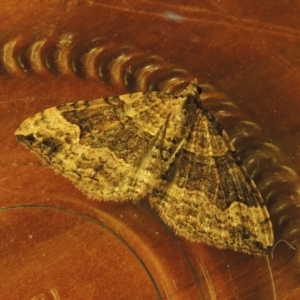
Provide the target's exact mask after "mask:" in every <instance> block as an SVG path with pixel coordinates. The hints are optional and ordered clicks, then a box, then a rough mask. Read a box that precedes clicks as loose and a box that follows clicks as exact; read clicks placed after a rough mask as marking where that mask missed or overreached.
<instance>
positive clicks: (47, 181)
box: [0, 0, 300, 300]
mask: <svg viewBox="0 0 300 300" xmlns="http://www.w3.org/2000/svg"><path fill="white" fill-rule="evenodd" d="M107 3H108V1H100V0H99V1H85V0H83V1H75V0H74V1H57V0H52V1H51V0H50V1H47V4H46V3H43V2H40V1H35V0H32V1H25V2H22V4H21V3H20V2H19V1H18V2H17V1H15V0H12V1H11V0H10V1H8V0H2V4H1V9H0V18H1V24H0V86H1V95H0V126H1V127H0V128H1V131H0V136H1V148H0V152H1V153H0V207H1V211H0V232H1V234H0V298H1V299H178V300H179V299H222V300H224V299H225V300H226V299H298V298H299V296H300V278H299V259H298V257H299V255H298V250H293V249H292V248H290V247H289V246H288V245H287V244H286V243H284V242H281V243H279V244H278V245H277V246H276V247H275V248H274V252H273V258H271V251H270V255H269V256H268V257H267V258H255V257H252V256H248V255H244V254H241V253H235V252H233V251H230V250H217V249H215V248H213V247H209V246H206V245H203V244H195V243H190V242H188V241H186V240H185V239H183V238H179V237H177V236H175V235H174V234H173V232H172V231H170V230H169V229H168V228H167V227H166V226H165V225H164V224H163V223H162V222H161V220H160V219H159V218H158V217H157V215H156V213H155V211H152V210H151V209H150V208H149V205H148V204H147V200H146V199H145V200H143V201H142V202H141V203H139V204H137V205H136V204H133V203H122V204H118V203H104V202H97V201H92V200H88V199H87V198H86V197H85V196H84V195H83V194H82V193H81V192H79V191H78V190H77V189H75V188H74V187H73V185H72V184H71V183H70V182H69V181H68V180H66V179H64V178H62V176H60V175H58V174H55V173H54V172H53V171H52V170H51V169H49V168H48V167H46V166H43V165H42V164H41V162H40V161H39V160H38V158H37V157H36V156H35V155H34V154H32V153H30V152H29V151H28V150H27V149H25V148H24V147H23V146H22V145H20V144H19V143H18V142H17V140H16V139H15V137H14V131H15V130H16V129H17V128H18V126H19V125H20V124H21V122H22V121H23V120H24V119H26V118H27V117H29V116H31V115H33V114H34V113H36V112H39V111H41V110H43V109H45V108H48V107H51V106H54V105H58V104H61V103H66V102H73V101H77V100H82V99H93V98H99V97H104V96H111V95H119V94H125V93H128V92H133V91H141V90H149V89H152V90H159V89H160V90H166V91H172V90H175V89H178V87H179V86H181V85H182V84H184V83H185V82H188V81H190V80H191V79H193V78H198V81H199V83H201V86H202V89H203V94H202V96H201V97H202V99H203V103H204V105H205V106H206V107H207V108H209V109H210V110H211V111H212V112H213V113H214V114H215V115H216V116H217V117H218V119H219V121H220V122H221V123H222V125H223V127H224V128H225V129H226V130H227V132H228V134H229V135H230V138H231V139H232V141H233V143H234V145H235V147H236V149H237V151H238V152H239V154H240V156H241V157H242V159H243V161H244V164H245V166H246V167H247V169H248V171H249V173H250V174H251V176H252V177H253V179H254V180H255V182H256V184H257V186H258V188H259V189H260V191H261V193H262V195H263V197H264V198H265V200H266V202H267V205H268V209H269V211H270V215H271V218H272V222H273V225H274V232H275V239H276V241H278V240H280V239H284V240H286V241H287V242H289V243H290V244H291V245H292V246H293V247H296V248H297V246H298V244H299V238H300V235H299V230H300V219H299V216H300V213H299V203H300V201H299V198H300V195H299V191H300V183H299V182H300V181H299V178H298V175H297V173H299V172H300V129H299V128H300V126H299V123H300V117H299V114H300V101H299V99H300V88H299V87H300V76H299V74H300V54H299V53H300V43H299V40H300V39H299V37H300V19H299V15H300V5H299V3H298V2H296V1H295V2H291V1H279V0H272V1H271V0H266V1H263V2H262V1H254V0H250V1H246V2H241V1H233V0H223V1H209V0H207V1H195V0H188V1H184V5H183V4H182V3H183V1H175V0H172V1H168V3H164V2H162V1H150V0H149V1H135V0H128V1H109V4H107ZM270 250H271V249H270Z"/></svg>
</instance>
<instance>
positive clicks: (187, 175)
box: [15, 80, 274, 256]
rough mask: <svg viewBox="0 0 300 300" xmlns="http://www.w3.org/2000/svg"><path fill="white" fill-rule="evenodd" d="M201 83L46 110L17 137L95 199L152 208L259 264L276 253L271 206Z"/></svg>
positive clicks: (180, 229)
mask: <svg viewBox="0 0 300 300" xmlns="http://www.w3.org/2000/svg"><path fill="white" fill-rule="evenodd" d="M200 93H201V88H200V87H199V86H198V84H197V81H196V80H194V81H192V82H191V83H190V84H188V85H187V86H186V87H185V88H184V89H182V90H181V91H178V92H176V93H174V94H169V93H163V92H144V93H133V94H127V95H122V96H117V97H110V98H100V99H96V100H92V101H78V102H73V103H68V104H62V105H59V106H56V107H52V108H49V109H45V110H44V111H42V112H40V113H37V114H36V115H34V116H33V117H31V118H29V119H27V120H25V121H24V122H23V123H22V125H21V126H20V128H19V129H17V131H16V132H15V135H16V137H17V138H18V140H19V141H20V142H22V143H23V144H24V145H25V146H26V147H27V148H29V149H30V150H32V151H33V152H34V153H36V154H37V155H38V156H39V157H40V158H41V159H42V161H43V162H44V163H46V164H47V165H49V166H50V167H51V168H53V169H54V170H55V171H57V172H58V173H61V174H62V175H63V176H65V177H66V178H68V179H70V180H71V181H72V182H73V183H74V185H75V186H76V187H77V188H79V189H80V190H81V191H82V192H83V193H84V194H86V195H87V196H88V197H90V198H93V199H97V200H103V201H118V202H123V201H133V202H137V201H139V200H141V199H143V198H145V197H148V199H149V201H150V204H151V206H152V207H153V208H154V209H155V210H156V211H157V212H158V213H159V215H160V217H161V218H162V220H163V221H164V222H165V223H166V224H167V225H168V226H170V227H171V228H172V229H173V230H174V231H175V233H176V234H178V235H180V236H183V237H185V238H186V239H188V240H190V241H192V242H202V243H206V244H208V245H211V246H214V247H217V248H223V249H226V248H229V249H233V250H235V251H241V252H244V253H247V254H253V255H256V256H262V255H266V253H267V248H268V247H269V246H272V245H273V242H274V238H273V229H272V223H271V221H270V216H269V213H268V211H267V208H266V205H265V203H264V200H263V199H262V197H261V195H260V193H259V192H258V190H257V188H256V186H255V184H254V182H253V181H252V180H251V178H250V176H249V175H248V173H247V171H246V169H245V168H244V166H243V165H242V162H241V160H240V158H239V157H238V155H237V153H236V151H235V150H234V147H233V145H232V144H231V143H230V141H229V138H228V136H227V134H226V133H225V131H224V130H223V129H222V127H221V126H220V124H219V123H218V122H217V121H216V120H215V118H214V117H213V116H212V115H211V114H210V113H209V112H208V111H207V110H206V109H205V108H204V107H203V106H202V103H201V100H200V96H199V95H200Z"/></svg>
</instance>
